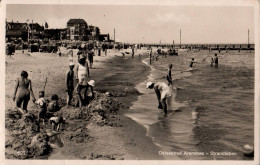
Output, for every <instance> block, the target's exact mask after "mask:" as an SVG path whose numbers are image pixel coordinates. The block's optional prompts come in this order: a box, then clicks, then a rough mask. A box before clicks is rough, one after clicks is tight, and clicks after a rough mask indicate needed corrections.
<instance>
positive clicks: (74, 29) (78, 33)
mask: <svg viewBox="0 0 260 165" xmlns="http://www.w3.org/2000/svg"><path fill="white" fill-rule="evenodd" d="M88 34H89V29H88V24H87V22H86V21H85V20H84V19H70V20H69V21H68V22H67V39H68V40H80V41H86V40H88Z"/></svg>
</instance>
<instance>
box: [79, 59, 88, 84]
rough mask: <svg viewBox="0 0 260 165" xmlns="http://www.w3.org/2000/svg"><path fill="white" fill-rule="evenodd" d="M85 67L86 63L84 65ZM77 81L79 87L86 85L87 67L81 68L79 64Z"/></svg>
mask: <svg viewBox="0 0 260 165" xmlns="http://www.w3.org/2000/svg"><path fill="white" fill-rule="evenodd" d="M85 65H87V63H86V64H85ZM78 79H79V84H80V85H87V83H88V81H87V66H83V65H81V64H79V68H78Z"/></svg>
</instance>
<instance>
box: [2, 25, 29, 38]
mask: <svg viewBox="0 0 260 165" xmlns="http://www.w3.org/2000/svg"><path fill="white" fill-rule="evenodd" d="M6 38H7V39H8V40H11V39H12V40H17V39H21V40H27V38H28V24H27V23H19V22H18V21H17V22H13V21H12V22H6Z"/></svg>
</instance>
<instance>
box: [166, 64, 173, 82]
mask: <svg viewBox="0 0 260 165" xmlns="http://www.w3.org/2000/svg"><path fill="white" fill-rule="evenodd" d="M167 81H168V86H170V85H172V64H169V68H168V74H167Z"/></svg>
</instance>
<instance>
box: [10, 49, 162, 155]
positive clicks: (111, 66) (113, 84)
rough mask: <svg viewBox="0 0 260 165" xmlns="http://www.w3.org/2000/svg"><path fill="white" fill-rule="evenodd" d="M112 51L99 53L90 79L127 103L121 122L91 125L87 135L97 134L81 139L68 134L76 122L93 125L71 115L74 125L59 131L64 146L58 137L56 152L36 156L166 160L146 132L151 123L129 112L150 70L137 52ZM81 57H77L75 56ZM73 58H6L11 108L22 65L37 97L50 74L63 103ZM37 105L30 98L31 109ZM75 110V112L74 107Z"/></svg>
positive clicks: (49, 92)
mask: <svg viewBox="0 0 260 165" xmlns="http://www.w3.org/2000/svg"><path fill="white" fill-rule="evenodd" d="M112 51H113V50H111V52H109V54H108V56H104V55H102V56H101V57H98V56H95V57H94V66H93V68H92V69H91V70H90V78H91V79H94V80H95V81H96V87H95V89H94V90H95V91H98V92H100V93H105V92H109V93H110V94H111V95H112V98H115V99H116V100H118V101H119V102H121V103H122V104H123V105H124V107H125V108H124V109H120V110H119V111H118V113H117V114H116V115H114V117H113V118H115V119H114V123H116V126H108V125H104V126H98V125H88V126H87V128H88V132H87V134H88V135H89V137H91V138H89V140H87V141H86V142H85V141H84V142H83V143H77V142H73V141H70V140H68V139H67V138H66V136H67V134H69V133H71V132H73V131H72V129H70V127H77V126H79V127H80V128H83V127H86V125H87V124H86V122H85V121H84V120H68V121H66V123H69V124H68V125H67V126H66V124H65V129H64V131H63V132H62V133H61V134H60V135H59V138H60V139H62V140H59V142H62V145H57V144H56V146H55V143H57V141H56V142H54V143H53V144H52V146H54V147H53V150H52V152H51V153H50V154H48V155H45V156H40V157H36V159H46V158H48V159H131V160H133V159H141V160H145V159H157V160H158V159H162V157H160V156H159V155H158V148H157V146H155V144H153V142H152V139H151V138H150V137H147V136H145V134H146V130H145V128H144V127H142V126H141V125H139V124H137V123H136V122H135V121H133V120H131V119H130V118H128V117H125V116H124V115H123V114H124V113H125V112H126V111H128V108H129V106H130V105H131V102H132V101H134V100H136V99H137V96H138V95H139V92H138V91H137V90H136V89H135V88H134V87H135V85H136V84H137V83H139V82H141V81H144V80H145V79H146V75H148V74H149V70H150V69H149V67H147V66H145V65H144V64H143V63H142V62H141V61H140V60H139V59H138V58H137V57H136V58H134V59H132V58H130V55H127V56H126V57H124V58H123V57H122V55H121V53H119V52H114V51H113V52H112ZM76 58H77V57H75V56H74V61H76V60H75V59H76ZM68 62H69V59H68V57H57V56H56V54H47V53H27V52H25V54H22V53H21V52H19V51H17V52H16V54H15V55H14V56H12V58H6V112H7V110H8V109H12V108H13V107H14V102H13V101H12V99H11V98H12V95H13V90H14V84H15V80H16V79H17V78H18V77H19V75H20V72H21V71H22V70H26V71H28V73H29V79H31V80H32V87H33V91H34V94H35V96H36V98H38V96H37V95H38V92H39V91H40V90H42V89H43V85H44V81H45V78H46V77H48V80H47V86H46V90H45V92H46V98H49V97H50V96H51V95H52V94H54V93H55V94H57V95H58V96H59V97H60V100H61V103H62V102H63V103H64V100H65V97H66V92H65V73H66V71H67V70H68ZM75 63H76V62H75ZM140 73H142V74H140ZM126 96H127V97H126ZM33 108H34V107H33V104H32V102H31V101H30V103H29V106H28V109H29V112H30V110H31V109H33ZM71 110H72V111H73V108H72V109H71ZM73 123H74V125H73ZM75 124H76V125H75ZM114 125H115V124H114ZM6 136H8V135H6ZM57 146H62V147H57ZM7 158H8V156H7Z"/></svg>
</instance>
